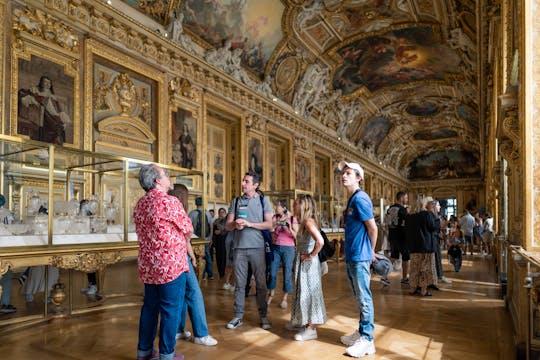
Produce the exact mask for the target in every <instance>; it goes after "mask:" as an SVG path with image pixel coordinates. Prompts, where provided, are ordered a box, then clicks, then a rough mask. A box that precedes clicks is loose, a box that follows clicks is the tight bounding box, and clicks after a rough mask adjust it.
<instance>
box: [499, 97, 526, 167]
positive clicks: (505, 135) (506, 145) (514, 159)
mask: <svg viewBox="0 0 540 360" xmlns="http://www.w3.org/2000/svg"><path fill="white" fill-rule="evenodd" d="M501 118H502V122H501V124H500V129H501V131H500V132H499V134H498V138H499V142H500V145H499V151H500V153H501V155H502V156H503V157H504V158H505V159H506V160H507V161H508V162H510V163H513V164H516V163H518V162H519V159H520V157H521V151H522V150H521V147H522V140H521V134H520V128H519V122H518V106H517V104H514V105H512V106H510V107H507V108H504V109H502V113H501Z"/></svg>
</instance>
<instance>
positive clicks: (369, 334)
mask: <svg viewBox="0 0 540 360" xmlns="http://www.w3.org/2000/svg"><path fill="white" fill-rule="evenodd" d="M338 168H339V170H340V171H342V182H343V186H344V187H345V188H346V189H347V194H348V195H349V201H348V203H347V207H346V209H345V262H346V267H347V277H348V278H349V282H350V285H351V288H352V292H353V295H354V297H355V299H356V300H357V302H358V305H359V309H360V321H359V325H358V329H357V330H356V331H355V332H354V333H352V334H351V335H344V336H342V337H341V342H342V343H343V344H345V345H347V346H349V347H348V348H347V349H346V350H345V351H346V352H347V354H349V355H350V356H352V357H362V356H364V355H371V354H374V353H375V344H374V341H373V330H374V329H375V324H374V317H375V310H374V308H373V298H372V295H371V290H370V288H369V285H370V279H371V272H370V266H371V263H372V262H373V261H374V260H375V259H377V258H378V255H377V254H376V253H375V245H376V244H377V234H378V229H377V225H376V223H375V219H374V218H373V203H372V202H371V199H370V198H369V195H368V194H366V193H365V192H364V191H363V190H362V188H361V187H360V185H361V183H362V181H363V180H364V169H362V167H361V166H360V165H359V164H358V163H353V162H345V161H341V162H340V163H339V165H338Z"/></svg>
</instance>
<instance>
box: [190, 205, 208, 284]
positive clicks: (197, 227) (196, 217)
mask: <svg viewBox="0 0 540 360" xmlns="http://www.w3.org/2000/svg"><path fill="white" fill-rule="evenodd" d="M195 205H196V206H197V208H196V209H195V210H192V211H190V212H189V215H188V216H189V219H190V220H191V223H192V224H193V233H194V234H195V235H197V236H198V237H201V236H202V223H203V221H202V213H203V208H202V205H203V201H202V197H200V196H199V197H197V198H196V199H195ZM205 220H206V221H205V225H206V226H205V229H204V236H205V239H206V240H208V243H207V244H205V245H204V260H205V261H206V266H205V267H204V272H203V279H205V278H206V276H208V279H210V280H214V269H213V267H214V264H213V262H212V253H211V252H210V249H211V247H212V227H213V226H212V216H211V215H210V212H208V211H206V213H205Z"/></svg>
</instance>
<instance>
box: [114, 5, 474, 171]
mask: <svg viewBox="0 0 540 360" xmlns="http://www.w3.org/2000/svg"><path fill="white" fill-rule="evenodd" d="M124 2H125V3H126V4H129V5H130V6H132V7H134V8H136V9H137V11H138V13H141V14H146V16H147V17H148V18H150V19H152V20H153V21H155V22H156V24H158V25H159V24H161V26H162V27H163V29H164V30H165V31H171V32H174V31H176V33H173V34H172V36H171V37H170V38H171V40H172V41H176V42H178V44H179V46H181V47H184V48H185V49H186V50H187V51H189V52H190V53H192V54H194V55H195V56H200V57H202V58H204V59H205V60H206V61H207V62H209V63H210V64H212V65H214V66H215V67H217V68H219V69H221V70H222V71H224V72H225V73H228V74H229V75H231V76H232V77H234V78H236V79H237V80H238V81H240V82H242V83H244V84H245V85H246V86H249V87H251V88H253V89H254V90H255V91H258V92H259V93H260V94H261V95H262V96H266V97H269V98H279V99H280V100H282V101H283V102H284V103H286V104H289V105H290V106H291V111H294V112H295V113H296V114H298V115H299V116H303V117H305V118H306V119H307V120H308V121H312V122H314V123H317V124H318V125H321V126H325V127H327V128H328V134H331V135H334V136H335V137H336V138H339V139H341V141H344V142H348V143H349V144H350V145H351V146H355V147H357V149H358V154H359V156H361V157H363V158H369V159H370V160H372V161H373V162H376V163H381V164H384V165H385V166H386V167H387V168H393V169H395V171H396V173H397V174H401V176H403V177H407V178H408V179H410V180H425V179H441V178H445V177H447V178H461V177H465V178H469V177H472V176H482V174H483V169H482V164H481V163H480V159H482V158H483V156H482V154H481V151H483V149H481V148H480V145H479V144H480V143H481V141H480V136H481V135H480V134H481V133H482V132H481V131H479V130H480V129H481V128H482V126H483V124H482V122H481V120H480V116H479V114H480V111H479V109H478V104H477V101H478V100H477V99H478V90H477V83H478V81H477V79H478V68H477V67H478V65H477V61H476V58H477V47H476V34H477V27H478V26H477V24H476V18H477V16H476V2H475V1H473V0H265V1H258V0H146V1H143V0H124ZM172 22H176V23H179V25H180V26H176V27H174V26H170V25H169V23H171V24H172ZM175 29H179V30H175Z"/></svg>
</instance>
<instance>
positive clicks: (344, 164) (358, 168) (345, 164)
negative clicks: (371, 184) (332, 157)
mask: <svg viewBox="0 0 540 360" xmlns="http://www.w3.org/2000/svg"><path fill="white" fill-rule="evenodd" d="M346 167H348V168H349V169H353V170H356V171H358V173H359V174H360V178H361V179H362V180H364V169H362V167H361V166H360V164H358V163H353V162H346V161H340V162H339V164H338V169H339V171H343V169H345V168H346Z"/></svg>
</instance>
